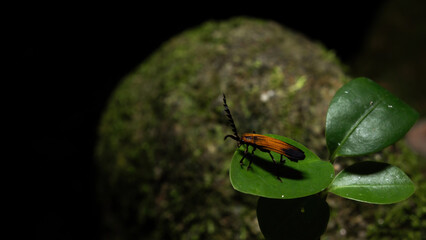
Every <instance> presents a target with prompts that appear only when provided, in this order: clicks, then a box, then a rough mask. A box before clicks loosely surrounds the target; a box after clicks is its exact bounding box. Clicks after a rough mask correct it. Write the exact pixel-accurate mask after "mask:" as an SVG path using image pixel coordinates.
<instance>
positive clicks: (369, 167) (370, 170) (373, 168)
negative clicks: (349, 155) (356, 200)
mask: <svg viewBox="0 0 426 240" xmlns="http://www.w3.org/2000/svg"><path fill="white" fill-rule="evenodd" d="M388 167H390V165H389V164H387V163H384V162H372V161H365V162H361V163H358V164H354V165H352V166H349V167H347V168H346V169H345V171H347V172H350V173H353V174H357V175H369V174H374V173H378V172H381V171H384V170H385V169H386V168H388Z"/></svg>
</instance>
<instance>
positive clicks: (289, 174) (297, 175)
mask: <svg viewBox="0 0 426 240" xmlns="http://www.w3.org/2000/svg"><path fill="white" fill-rule="evenodd" d="M239 151H240V154H241V155H244V151H241V150H239ZM257 151H259V150H257ZM250 160H252V166H253V164H255V165H256V166H258V167H260V168H262V169H263V170H265V171H267V172H270V173H271V175H274V176H278V177H280V178H287V179H293V180H302V179H306V174H304V173H303V172H301V171H299V170H296V169H294V168H292V167H289V166H286V165H284V164H285V163H284V162H283V163H280V162H279V161H280V160H279V159H278V160H276V161H277V163H276V164H275V163H273V162H271V161H267V160H266V159H263V158H260V157H258V156H256V155H252V154H250V153H249V154H247V156H246V158H245V159H244V165H243V166H242V167H244V168H246V167H247V166H248V162H249V161H250ZM286 161H288V160H286ZM249 171H250V170H249Z"/></svg>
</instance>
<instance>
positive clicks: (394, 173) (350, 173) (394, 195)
mask: <svg viewBox="0 0 426 240" xmlns="http://www.w3.org/2000/svg"><path fill="white" fill-rule="evenodd" d="M414 189H415V187H414V184H413V182H412V181H411V180H410V178H409V177H408V176H407V175H406V174H405V173H404V172H403V171H402V170H401V169H399V168H398V167H396V166H393V165H390V164H387V163H381V162H371V161H365V162H359V163H356V164H354V165H352V166H350V167H348V168H346V169H344V170H343V171H341V172H340V173H339V174H338V175H337V176H336V178H335V179H334V181H333V182H332V184H331V185H330V189H329V191H330V192H332V193H334V194H336V195H339V196H341V197H344V198H349V199H352V200H357V201H361V202H367V203H377V204H388V203H396V202H399V201H402V200H405V199H407V198H408V197H409V196H411V194H413V193H414Z"/></svg>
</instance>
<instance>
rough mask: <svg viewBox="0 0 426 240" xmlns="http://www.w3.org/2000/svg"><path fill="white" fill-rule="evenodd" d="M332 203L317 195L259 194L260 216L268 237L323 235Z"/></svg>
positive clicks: (264, 231)
mask: <svg viewBox="0 0 426 240" xmlns="http://www.w3.org/2000/svg"><path fill="white" fill-rule="evenodd" d="M329 217H330V207H329V206H328V204H327V202H326V201H325V200H324V199H321V198H320V197H319V196H318V195H312V196H308V197H304V198H295V199H283V200H281V199H269V198H259V201H258V203H257V218H258V221H259V226H260V229H261V230H262V233H263V235H264V236H265V238H266V239H306V240H314V239H320V237H321V235H322V234H323V233H324V232H325V230H326V227H327V223H328V220H329Z"/></svg>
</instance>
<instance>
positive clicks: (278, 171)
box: [268, 151, 283, 182]
mask: <svg viewBox="0 0 426 240" xmlns="http://www.w3.org/2000/svg"><path fill="white" fill-rule="evenodd" d="M268 153H269V156H271V158H272V161H273V162H274V163H275V166H276V168H277V179H278V180H280V182H283V181H282V180H281V178H280V169H279V167H278V164H277V162H275V159H274V157H273V156H272V154H271V151H269V152H268ZM282 158H283V155H281V158H280V163H281V161H282Z"/></svg>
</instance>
